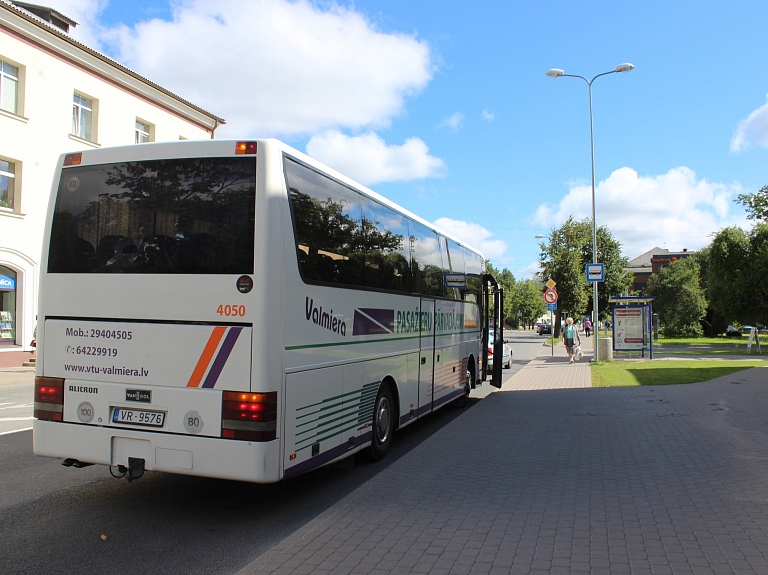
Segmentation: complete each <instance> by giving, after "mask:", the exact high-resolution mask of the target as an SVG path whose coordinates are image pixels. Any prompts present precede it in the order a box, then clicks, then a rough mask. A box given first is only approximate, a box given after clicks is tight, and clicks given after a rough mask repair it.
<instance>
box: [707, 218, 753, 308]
mask: <svg viewBox="0 0 768 575" xmlns="http://www.w3.org/2000/svg"><path fill="white" fill-rule="evenodd" d="M749 251H750V250H749V236H748V235H747V233H746V232H745V231H744V230H742V229H741V228H739V227H736V226H733V227H730V228H725V229H724V230H721V231H720V232H719V233H718V234H717V236H715V239H714V240H712V244H711V245H710V246H709V262H708V264H709V265H708V266H707V295H708V296H709V304H710V306H711V308H712V309H713V310H714V311H716V312H717V313H719V314H720V315H722V316H723V317H724V318H725V320H726V322H733V321H736V322H744V321H745V319H746V318H747V317H749V313H750V299H751V297H750V293H749V292H750V289H749V285H748V283H747V268H748V267H749V259H750V257H749Z"/></svg>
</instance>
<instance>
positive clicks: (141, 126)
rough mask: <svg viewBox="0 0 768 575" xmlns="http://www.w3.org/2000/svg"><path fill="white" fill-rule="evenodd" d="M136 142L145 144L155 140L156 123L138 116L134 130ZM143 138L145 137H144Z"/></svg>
mask: <svg viewBox="0 0 768 575" xmlns="http://www.w3.org/2000/svg"><path fill="white" fill-rule="evenodd" d="M133 134H134V142H135V143H136V144H145V143H147V142H154V141H155V125H154V124H152V123H151V122H147V121H146V120H142V119H141V118H136V124H135V127H134V130H133ZM142 138H143V139H142Z"/></svg>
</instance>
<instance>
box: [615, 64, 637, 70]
mask: <svg viewBox="0 0 768 575" xmlns="http://www.w3.org/2000/svg"><path fill="white" fill-rule="evenodd" d="M634 67H635V65H634V64H630V63H629V62H625V63H624V64H619V65H618V66H616V68H615V70H616V71H617V72H629V71H630V70H632V69H634Z"/></svg>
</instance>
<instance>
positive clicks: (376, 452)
mask: <svg viewBox="0 0 768 575" xmlns="http://www.w3.org/2000/svg"><path fill="white" fill-rule="evenodd" d="M395 417H396V410H395V401H394V398H393V397H392V390H391V389H390V387H389V384H387V383H383V384H382V385H381V387H379V393H378V394H377V395H376V403H375V404H374V408H373V425H372V431H371V456H372V457H373V459H374V460H375V461H379V460H380V459H382V458H383V457H384V456H385V455H386V454H387V450H388V449H389V444H390V443H392V434H393V433H394V432H395Z"/></svg>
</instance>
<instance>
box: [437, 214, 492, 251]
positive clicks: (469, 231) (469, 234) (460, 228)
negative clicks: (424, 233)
mask: <svg viewBox="0 0 768 575" xmlns="http://www.w3.org/2000/svg"><path fill="white" fill-rule="evenodd" d="M435 225H436V226H437V227H438V228H440V229H442V230H445V231H446V232H448V233H449V234H451V235H452V236H454V237H455V238H458V239H459V240H461V241H462V242H465V243H466V244H467V245H469V246H472V247H473V248H475V249H477V250H480V253H481V254H483V256H485V258H487V259H489V260H493V261H497V262H498V260H500V259H501V258H502V256H504V254H505V253H506V251H507V242H505V241H502V240H494V239H491V237H492V236H493V233H492V232H490V231H488V230H487V229H485V228H484V227H483V226H481V225H480V224H473V223H471V222H465V221H462V220H452V219H451V218H440V219H438V220H436V221H435Z"/></svg>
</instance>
